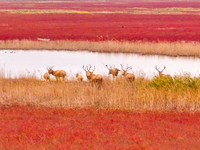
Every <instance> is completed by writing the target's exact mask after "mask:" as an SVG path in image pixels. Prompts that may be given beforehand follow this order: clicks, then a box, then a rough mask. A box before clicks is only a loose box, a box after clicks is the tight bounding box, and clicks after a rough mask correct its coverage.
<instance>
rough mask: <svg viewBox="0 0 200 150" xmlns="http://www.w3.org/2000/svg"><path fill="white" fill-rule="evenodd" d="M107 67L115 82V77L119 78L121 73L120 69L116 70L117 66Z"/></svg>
mask: <svg viewBox="0 0 200 150" xmlns="http://www.w3.org/2000/svg"><path fill="white" fill-rule="evenodd" d="M106 67H107V68H108V70H109V73H108V75H110V74H112V76H113V80H114V79H115V77H116V78H117V76H118V73H119V71H120V70H119V69H118V68H114V67H115V66H111V65H110V67H108V65H106Z"/></svg>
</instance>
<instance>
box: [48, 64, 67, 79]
mask: <svg viewBox="0 0 200 150" xmlns="http://www.w3.org/2000/svg"><path fill="white" fill-rule="evenodd" d="M52 68H53V67H49V68H47V70H48V73H49V74H52V75H53V76H55V77H56V81H58V79H59V78H62V80H63V81H64V80H65V77H66V76H67V74H66V72H65V71H64V70H56V71H54V70H53V69H52Z"/></svg>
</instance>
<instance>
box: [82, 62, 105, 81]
mask: <svg viewBox="0 0 200 150" xmlns="http://www.w3.org/2000/svg"><path fill="white" fill-rule="evenodd" d="M91 68H92V66H91V65H89V66H87V67H84V66H83V70H84V71H85V72H86V77H87V79H88V81H90V82H91V83H98V84H102V82H103V77H102V75H100V74H97V75H96V74H94V73H93V72H94V70H95V67H94V69H93V71H90V70H91Z"/></svg>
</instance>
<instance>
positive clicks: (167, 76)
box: [155, 66, 172, 78]
mask: <svg viewBox="0 0 200 150" xmlns="http://www.w3.org/2000/svg"><path fill="white" fill-rule="evenodd" d="M159 68H160V67H159ZM159 68H157V66H155V69H156V70H157V71H158V73H159V77H166V78H172V76H171V75H169V74H163V71H164V70H165V69H166V67H165V66H164V68H163V70H159Z"/></svg>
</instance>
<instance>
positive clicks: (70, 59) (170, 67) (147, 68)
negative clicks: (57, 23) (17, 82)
mask: <svg viewBox="0 0 200 150" xmlns="http://www.w3.org/2000/svg"><path fill="white" fill-rule="evenodd" d="M89 64H91V65H92V66H95V68H96V69H95V71H94V73H96V74H102V75H106V76H108V69H107V68H106V67H105V65H106V64H108V65H115V67H117V68H119V69H121V66H120V64H123V65H124V66H127V64H128V65H129V66H132V70H129V71H128V72H129V73H134V74H135V75H136V77H137V76H140V75H143V76H145V77H148V78H152V77H153V76H155V75H158V72H157V71H156V69H155V66H156V65H157V66H158V67H160V69H163V66H164V65H165V66H166V69H165V70H164V71H163V74H170V75H172V76H174V75H182V74H184V73H189V74H191V76H199V72H200V67H199V64H200V59H199V58H193V57H168V56H157V55H139V54H124V53H94V52H87V51H56V50H55V51H48V50H41V51H40V50H15V51H13V50H1V51H0V69H1V70H2V71H1V72H3V73H4V74H5V76H6V77H19V76H28V75H35V76H36V77H38V78H42V76H43V74H44V73H45V72H47V69H46V67H51V66H54V68H53V69H55V70H60V69H63V70H65V71H66V72H67V74H68V78H70V79H72V78H75V74H76V73H77V72H79V73H80V74H81V75H83V76H84V78H85V79H86V77H85V71H84V70H83V68H82V66H83V65H85V66H86V65H89ZM120 74H121V72H120Z"/></svg>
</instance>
